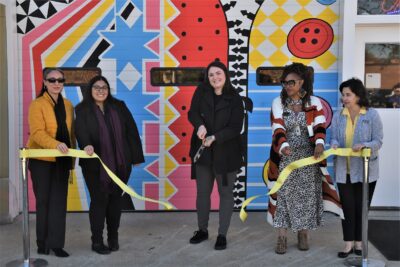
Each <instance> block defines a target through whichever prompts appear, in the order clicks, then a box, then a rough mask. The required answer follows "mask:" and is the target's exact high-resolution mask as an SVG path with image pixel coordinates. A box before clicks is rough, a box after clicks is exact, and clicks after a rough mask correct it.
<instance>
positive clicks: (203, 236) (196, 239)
mask: <svg viewBox="0 0 400 267" xmlns="http://www.w3.org/2000/svg"><path fill="white" fill-rule="evenodd" d="M207 239H208V231H203V230H199V231H195V232H194V234H193V236H192V238H190V241H189V242H190V244H198V243H201V242H203V241H204V240H207Z"/></svg>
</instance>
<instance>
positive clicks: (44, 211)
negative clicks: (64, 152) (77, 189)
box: [29, 159, 69, 248]
mask: <svg viewBox="0 0 400 267" xmlns="http://www.w3.org/2000/svg"><path fill="white" fill-rule="evenodd" d="M29 170H30V171H31V178H32V184H33V192H34V193H35V197H36V242H37V245H38V247H47V248H63V247H64V243H65V220H66V213H67V192H68V177H69V172H68V171H67V172H65V176H64V174H63V176H62V177H57V175H56V164H55V163H54V162H48V161H43V160H36V159H30V160H29Z"/></svg>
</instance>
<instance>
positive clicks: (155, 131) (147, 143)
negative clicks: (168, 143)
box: [143, 122, 160, 154]
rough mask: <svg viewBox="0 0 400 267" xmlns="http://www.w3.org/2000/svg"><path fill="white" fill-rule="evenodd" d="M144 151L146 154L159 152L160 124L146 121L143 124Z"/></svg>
mask: <svg viewBox="0 0 400 267" xmlns="http://www.w3.org/2000/svg"><path fill="white" fill-rule="evenodd" d="M143 136H144V137H145V140H144V152H145V153H146V154H158V153H160V139H159V138H160V124H159V123H158V122H154V123H153V122H146V123H145V125H144V135H143Z"/></svg>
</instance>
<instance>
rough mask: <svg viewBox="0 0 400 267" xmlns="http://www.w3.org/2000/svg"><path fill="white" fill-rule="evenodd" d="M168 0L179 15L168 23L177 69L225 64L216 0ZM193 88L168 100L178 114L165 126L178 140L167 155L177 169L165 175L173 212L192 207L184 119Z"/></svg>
mask: <svg viewBox="0 0 400 267" xmlns="http://www.w3.org/2000/svg"><path fill="white" fill-rule="evenodd" d="M171 1H172V3H173V4H174V5H175V6H176V8H178V10H179V12H180V13H179V15H178V16H177V17H176V18H175V19H174V20H173V21H171V22H170V23H169V24H168V26H169V28H170V29H171V30H172V31H173V32H174V33H175V34H176V35H177V36H178V38H179V40H178V42H177V43H176V44H175V45H174V46H172V47H171V48H170V50H169V52H170V53H171V54H172V55H173V56H174V57H175V58H176V59H177V60H178V61H179V64H178V66H179V67H206V66H207V65H208V64H209V63H210V62H211V61H214V60H215V59H219V60H220V61H222V62H224V63H225V64H227V57H228V28H227V23H226V19H225V14H224V12H223V10H222V6H221V3H220V1H218V0H208V1H184V0H171ZM195 88H196V87H195V86H194V87H179V91H178V92H176V93H175V94H174V96H172V97H171V98H170V99H169V100H168V101H169V102H170V103H171V104H172V105H173V107H174V108H175V109H176V110H178V112H179V114H180V117H179V118H178V119H176V120H175V121H174V122H173V123H172V124H171V125H169V129H171V131H172V132H173V133H174V134H175V135H176V136H177V137H178V138H179V141H178V142H177V144H176V145H175V146H174V147H172V148H171V149H170V150H169V153H170V154H171V155H172V156H173V157H174V158H175V160H177V162H179V164H180V166H179V167H178V169H177V170H175V171H173V172H172V173H171V174H170V175H169V176H168V179H169V180H170V181H171V182H172V183H173V184H174V186H175V187H176V188H177V192H176V193H175V194H174V195H173V196H172V197H171V198H170V199H169V201H170V202H171V203H172V204H173V205H174V206H176V208H177V209H186V210H187V209H195V208H196V205H195V203H196V183H195V181H193V180H190V165H184V164H190V159H189V145H190V137H191V134H192V131H193V127H192V125H191V124H190V123H189V121H188V119H187V111H188V110H189V108H190V102H191V99H192V95H193V93H194V90H195ZM183 133H185V135H183ZM184 159H185V160H184ZM212 200H213V201H212V208H213V209H215V208H217V207H218V194H216V190H214V192H213V194H212Z"/></svg>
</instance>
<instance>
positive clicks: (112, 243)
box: [107, 239, 119, 251]
mask: <svg viewBox="0 0 400 267" xmlns="http://www.w3.org/2000/svg"><path fill="white" fill-rule="evenodd" d="M107 242H108V247H109V248H110V250H111V251H117V250H119V244H118V239H112V240H107Z"/></svg>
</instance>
